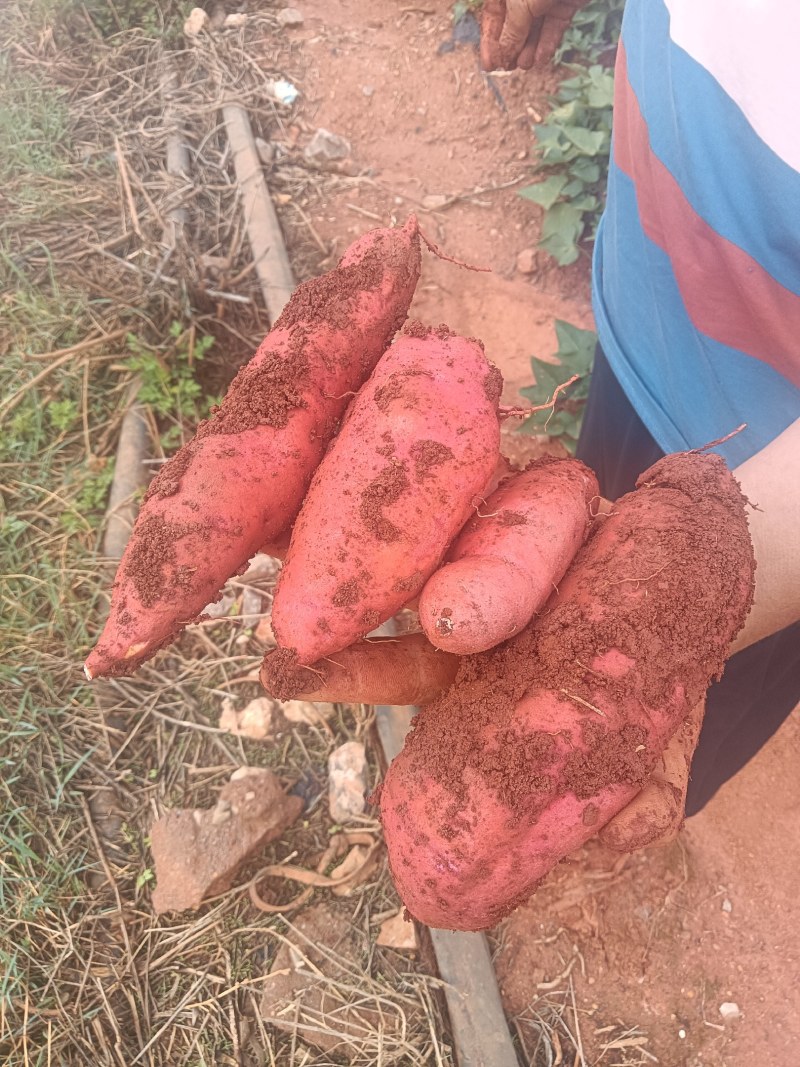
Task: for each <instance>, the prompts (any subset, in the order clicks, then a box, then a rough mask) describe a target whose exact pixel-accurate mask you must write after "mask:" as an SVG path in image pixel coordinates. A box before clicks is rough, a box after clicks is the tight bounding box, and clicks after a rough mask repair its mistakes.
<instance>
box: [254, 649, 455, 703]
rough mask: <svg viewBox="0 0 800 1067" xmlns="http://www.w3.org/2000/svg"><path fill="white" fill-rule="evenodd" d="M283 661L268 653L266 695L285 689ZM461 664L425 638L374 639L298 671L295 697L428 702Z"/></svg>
mask: <svg viewBox="0 0 800 1067" xmlns="http://www.w3.org/2000/svg"><path fill="white" fill-rule="evenodd" d="M280 660H281V657H280V656H279V655H278V656H276V654H275V653H270V654H269V655H267V656H266V657H265V659H264V662H263V664H262V667H261V684H262V685H263V686H264V688H265V689H266V690H267V692H268V693H275V692H276V690H277V691H278V694H279V695H280V693H281V692H283V691H285V690H283V689H282V685H281V682H282V677H281V662H280ZM459 662H460V661H459V657H458V656H453V655H451V654H450V653H449V652H440V651H439V650H437V649H435V648H434V647H433V645H432V644H431V643H430V642H429V641H428V640H427V638H426V637H425V635H424V634H410V635H408V636H406V637H398V638H394V637H376V638H373V639H371V640H369V641H357V642H356V643H355V644H354V645H351V646H350V647H349V648H346V649H344V650H343V651H342V652H337V653H336V654H335V655H333V656H330V657H329V658H327V659H324V660H320V662H319V663H315V664H314V666H313V667H310V668H300V670H301V671H302V676H301V677H300V678H298V684H299V685H300V686H301V688H300V689H299V690H298V689H295V692H294V693H293V695H295V696H300V697H302V698H303V699H305V700H325V701H332V702H341V703H347V704H429V703H430V702H431V701H432V700H435V699H436V697H438V696H440V695H441V694H442V693H443V692H444V691H445V689H447V688H448V687H449V686H450V685H452V683H453V681H454V680H455V676H456V671H457V669H458V665H459ZM284 699H285V698H284Z"/></svg>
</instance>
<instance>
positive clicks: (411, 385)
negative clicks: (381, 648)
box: [272, 324, 502, 664]
mask: <svg viewBox="0 0 800 1067" xmlns="http://www.w3.org/2000/svg"><path fill="white" fill-rule="evenodd" d="M501 388H502V378H501V376H500V372H499V371H498V370H497V369H496V368H494V367H492V366H491V364H490V363H489V362H488V361H487V359H486V357H485V356H484V354H483V349H482V346H481V345H480V344H479V343H478V342H477V341H471V340H467V339H466V338H463V337H457V336H455V335H453V334H451V333H450V331H449V330H447V328H446V327H443V328H442V327H440V328H439V329H438V330H435V331H433V330H426V329H425V328H423V327H420V326H419V324H415V326H414V327H413V329H412V330H411V333H406V334H403V335H401V336H400V338H399V339H398V340H397V341H396V342H395V344H394V345H392V347H391V348H390V349H389V351H388V352H387V353H386V355H385V356H384V357H383V359H382V360H381V362H380V363H379V364H378V367H377V368H376V370H375V372H374V373H373V375H372V377H371V378H370V380H369V381H368V382H367V384H366V385H365V386H364V387H363V389H362V390H361V392H360V393H359V394H358V396H357V397H356V399H355V400H354V401H353V403H352V404H351V405H350V408H349V409H348V412H347V416H346V418H345V420H344V422H343V424H342V428H341V431H340V432H339V435H338V436H337V438H336V440H335V441H334V442H333V444H332V446H331V448H330V450H329V452H328V454H327V455H326V457H325V459H324V460H323V462H322V463H321V464H320V467H319V469H318V470H317V473H316V474H315V476H314V479H313V480H312V483H311V487H310V489H309V491H308V496H307V497H306V500H305V502H304V504H303V507H302V510H301V512H300V515H299V516H298V518H297V521H296V523H295V525H294V530H293V531H292V539H291V543H290V545H289V551H288V553H287V556H286V563H285V565H284V568H283V571H282V572H281V576H280V579H279V581H278V587H277V590H276V593H275V599H274V602H273V607H272V626H273V629H274V631H275V636H276V637H277V639H278V643H279V645H280V647H281V650H282V651H284V652H286V651H289V650H291V653H292V654H293V657H296V658H294V659H293V662H295V663H299V664H311V663H314V661H315V660H318V659H321V658H322V657H323V656H328V655H330V654H331V653H333V652H337V651H339V650H340V649H342V648H345V647H347V646H348V645H350V644H352V642H353V641H355V640H356V639H357V638H359V637H361V636H363V635H364V634H365V633H368V632H369V631H370V630H372V629H374V627H376V626H377V625H379V623H381V622H383V621H384V620H385V619H388V618H390V617H391V616H392V615H393V614H394V613H395V612H396V611H397V610H398V609H399V608H401V607H402V606H403V605H404V604H406V603H407V602H408V601H409V600H411V599H413V598H414V597H415V596H416V595H417V594H418V593H419V590H420V589H421V587H422V585H423V583H424V582H425V579H426V578H427V577H428V576H429V575H430V574H431V573H432V571H433V570H434V568H435V567H436V566H437V565H438V564H439V562H440V560H441V558H442V555H443V554H444V551H445V549H446V548H447V545H448V544H449V542H450V541H451V540H452V538H453V536H454V535H455V534H456V533H457V531H458V530H459V529H460V527H461V526H462V525H463V523H464V521H465V520H466V518H467V516H468V515H469V513H470V509H471V508H472V506H473V502H474V501H475V500H476V499H477V498H480V496H481V493H482V490H483V489H484V487H485V486H486V485H487V484H488V483H489V481H490V479H491V478H492V475H493V472H494V470H495V467H496V465H497V462H498V458H499V440H500V432H499V423H498V417H497V402H498V399H499V396H500V390H501Z"/></svg>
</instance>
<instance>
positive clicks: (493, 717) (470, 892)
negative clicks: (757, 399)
mask: <svg viewBox="0 0 800 1067" xmlns="http://www.w3.org/2000/svg"><path fill="white" fill-rule="evenodd" d="M744 504H745V501H744V498H743V497H742V495H741V492H740V490H739V487H738V485H737V483H736V482H735V481H734V479H733V477H732V476H731V474H730V472H729V471H728V470H727V468H726V467H725V464H724V461H723V460H722V459H721V458H720V457H719V456H716V455H703V454H696V453H683V454H678V455H672V456H667V457H665V458H664V459H662V460H660V461H659V462H658V463H656V464H655V465H654V466H653V467H651V468H650V470H648V471H646V472H645V473H644V474H643V475H642V476H641V478H640V479H639V482H638V488H637V489H636V490H635V491H634V492H633V493H629V494H628V495H627V496H625V497H623V498H622V499H621V500H620V501H618V502H617V503H616V504H615V505H614V507H613V510H612V511H611V512H610V513H609V515H608V516H607V517H603V518H601V519H598V520H597V522H596V523H595V524H594V526H593V528H592V530H591V532H590V534H589V538H588V539H587V542H586V544H585V545H584V547H583V548H582V549H581V550H580V552H579V553H578V555H577V556H576V558H575V560H574V562H573V564H572V566H571V568H570V569H569V571H568V572H567V574H566V575H565V577H564V579H563V581H562V582H561V585H560V588H559V595H558V597H557V598H555V600H554V601H551V602H550V605H549V610H548V611H547V612H546V613H544V614H543V615H541V616H539V617H538V618H537V619H535V620H534V622H532V623H531V624H530V625H529V626H528V627H527V629H526V630H524V631H523V632H522V633H521V634H519V635H517V636H516V637H514V638H512V639H511V640H510V641H508V642H506V643H505V644H503V645H501V646H500V647H499V648H496V649H493V650H492V651H490V652H486V653H482V654H480V655H478V656H471V657H466V658H465V659H464V660H462V666H461V669H460V671H459V674H458V676H457V678H456V682H455V683H454V685H453V686H452V688H451V689H450V690H449V691H448V693H447V694H446V695H445V696H444V697H443V698H442V699H440V700H438V701H436V702H434V703H432V704H429V705H427V706H426V707H424V708H422V710H421V711H420V713H419V714H418V715H417V717H416V719H415V721H414V727H413V729H412V731H411V733H410V734H409V737H408V738H407V740H406V744H405V747H404V749H403V751H402V752H401V754H400V755H399V756H398V758H397V759H396V760H395V761H394V762H393V763H392V765H391V767H390V768H389V771H388V774H387V776H386V780H385V783H384V786H383V789H382V792H381V796H380V806H381V817H382V820H383V827H384V833H385V837H386V844H387V848H388V852H389V862H390V865H391V869H392V873H393V875H394V879H395V882H396V885H397V888H398V890H399V891H400V895H401V897H402V899H403V901H404V903H405V904H406V906H407V908H408V909H409V911H410V912H411V913H412V914H413V915H414V916H416V918H418V919H419V920H421V921H422V922H425V923H428V924H429V925H431V926H440V927H447V928H450V929H459V930H479V929H482V928H484V927H489V926H493V925H494V924H495V923H496V922H498V921H499V920H500V919H501V918H503V916H505V915H507V914H508V913H509V912H510V911H512V910H513V909H514V908H515V907H517V906H518V905H519V904H521V903H522V902H524V901H525V900H526V899H527V898H528V897H529V896H530V894H531V893H532V892H533V891H534V889H535V888H536V885H537V883H538V881H539V880H540V879H541V878H542V877H543V876H544V875H545V874H546V873H547V872H548V871H549V870H550V869H551V868H552V867H553V866H554V865H555V864H556V863H558V861H559V860H560V859H562V858H563V857H564V856H566V855H567V854H568V853H569V852H570V851H572V850H573V849H575V848H576V847H577V846H579V845H580V844H581V843H582V842H584V841H586V840H587V839H588V838H589V837H591V836H592V835H594V834H595V833H597V832H598V831H599V830H600V828H601V827H602V826H604V825H605V824H606V823H607V822H608V821H609V820H610V819H611V818H612V817H613V816H614V815H616V814H617V812H619V811H620V810H621V809H622V808H623V807H624V806H625V805H626V804H627V803H628V802H629V801H630V800H631V799H632V798H633V797H634V796H635V795H636V794H637V793H638V792H639V790H640V789H641V788H642V786H643V785H644V783H645V782H646V781H647V780H648V779H649V776H650V775H651V773H652V771H653V768H654V766H655V764H656V761H657V760H658V759H659V758H660V754H661V753H662V751H663V750H664V748H665V746H666V744H667V742H668V740H669V738H670V737H671V735H672V734H674V732H675V731H676V730H677V729H678V728H680V727H681V725H682V723H684V721H685V720H686V719H687V718H688V717H689V715H690V713H691V711H692V709H693V708H695V707H696V705H697V704H698V702H699V701H700V700H701V698H702V696H703V694H704V692H705V690H706V688H707V686H708V685H709V683H710V682H711V680H712V679H713V678H715V677H719V676H720V675H721V673H722V669H723V664H724V661H725V658H726V655H727V652H728V649H729V647H730V643H731V641H732V639H733V637H734V636H735V635H736V633H737V632H738V631H739V629H740V628H741V626H742V624H743V622H744V619H745V617H746V615H747V613H748V611H749V609H750V605H751V603H752V596H753V574H754V567H755V562H754V558H753V550H752V545H751V542H750V538H749V534H748V530H747V520H746V517H745V508H744Z"/></svg>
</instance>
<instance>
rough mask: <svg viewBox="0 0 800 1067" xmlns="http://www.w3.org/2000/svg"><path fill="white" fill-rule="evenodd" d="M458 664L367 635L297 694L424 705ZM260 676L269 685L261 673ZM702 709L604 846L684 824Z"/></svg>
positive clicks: (444, 655) (420, 644) (419, 643)
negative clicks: (312, 686)
mask: <svg viewBox="0 0 800 1067" xmlns="http://www.w3.org/2000/svg"><path fill="white" fill-rule="evenodd" d="M460 662H461V657H459V656H454V655H452V654H450V653H448V652H441V651H437V650H436V649H435V648H434V647H433V645H431V644H430V643H429V642H428V640H427V638H426V637H425V636H424V634H411V635H407V636H405V637H399V638H388V637H379V638H372V639H371V640H369V641H359V642H357V643H356V644H354V645H351V646H350V648H346V649H344V651H342V652H338V653H337V654H336V655H335V656H333V657H331V658H330V659H328V660H326V662H325V679H324V682H323V684H322V686H321V688H318V689H316V690H314V691H309V692H307V693H303V694H300V697H301V699H305V700H317V701H331V702H341V703H365V704H389V705H407V704H414V705H418V704H427V703H430V702H431V701H433V700H435V699H436V698H437V697H438V696H440V695H441V694H442V693H443V692H444V690H445V689H447V688H448V687H449V686H450V685H452V683H453V682H454V681H455V677H456V671H457V670H458V667H459V664H460ZM309 677H310V678H311V677H313V675H311V674H309ZM262 682H263V683H264V685H265V688H266V689H267V690H268V691H269V689H270V685H269V681H268V678H266V677H265V676H264V673H263V672H262ZM704 710H705V701H704V700H703V701H701V702H700V703H699V704H698V705H697V707H696V708H695V709H694V711H693V712H692V714H691V715H690V716H689V718H688V719H687V720H686V722H685V723H683V725H682V726H681V727H680V729H679V730H678V731H677V732H676V733H675V734H674V736H673V737H672V740H671V741H670V743H669V744H668V745H667V747H666V749H665V750H664V752H663V754H662V757H661V760H660V761H659V763H658V765H657V766H656V768H655V769H654V771H653V776H652V778H651V779H650V781H649V782H648V783H647V785H645V787H644V788H643V789H642V791H641V792H640V793H639V794H638V795H637V796H636V797H635V798H634V799H633V800H632V801H631V803H630V804H629V805H628V806H627V807H626V808H623V810H622V811H621V812H620V813H619V814H618V815H617V816H615V818H613V819H612V820H611V822H609V823H607V824H606V825H605V826H604V827H603V828H602V829H601V830H600V834H599V836H600V840H601V841H602V842H603V844H605V845H607V846H608V847H609V848H613V849H615V850H617V851H619V852H634V851H636V850H637V849H640V848H645V847H650V846H653V845H667V844H670V843H671V842H672V841H674V840H675V838H676V837H677V835H678V832H679V831H680V829H681V827H682V825H683V816H684V804H685V802H686V790H687V787H688V784H689V767H690V764H691V760H692V756H693V754H694V750H695V747H696V745H697V740H698V738H699V736H700V726H701V723H702V720H703V712H704Z"/></svg>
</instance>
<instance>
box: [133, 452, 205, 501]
mask: <svg viewBox="0 0 800 1067" xmlns="http://www.w3.org/2000/svg"><path fill="white" fill-rule="evenodd" d="M194 453H195V446H194V443H193V442H191V441H190V442H189V444H186V445H184V446H183V448H181V449H180V450H179V451H178V452H176V453H175V455H174V456H172V458H171V459H169V460H168V461H167V462H166V463H165V464H164V466H163V467H162V468H161V470H160V471H159V472H158V474H156V476H155V478H153V480H152V482H151V483H150V485H149V486H148V488H147V492H146V493H145V494H144V498H143V503H144V504H146V503H147V501H148V500H152V499H153V497H165V496H173V495H174V494H175V493H177V491H178V489H179V488H180V484H181V478H182V477H183V476H184V474H185V473H186V471H187V470H188V469H189V467H190V466H191V464H192V460H193V459H194Z"/></svg>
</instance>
